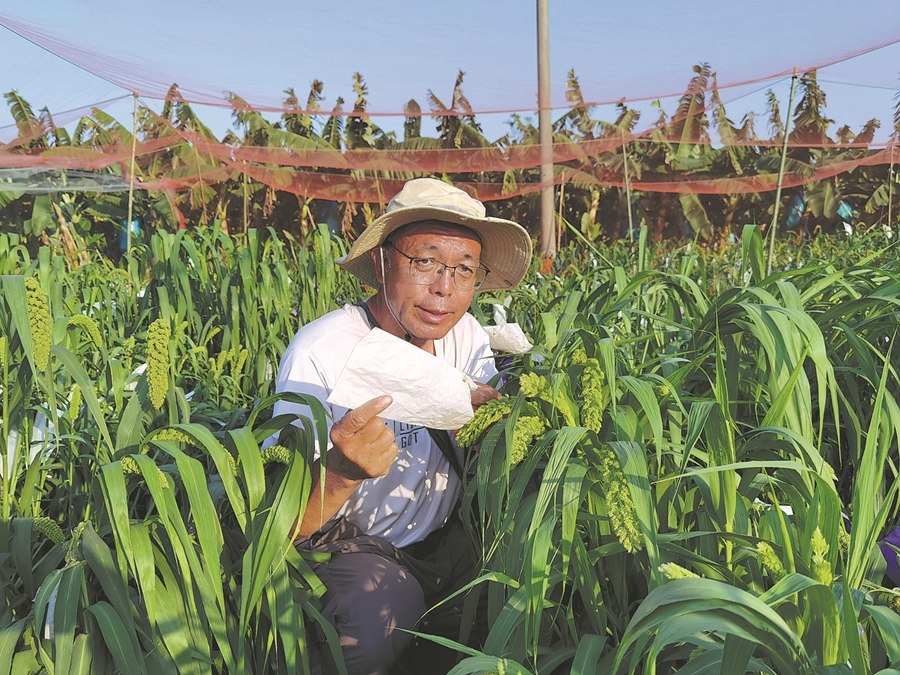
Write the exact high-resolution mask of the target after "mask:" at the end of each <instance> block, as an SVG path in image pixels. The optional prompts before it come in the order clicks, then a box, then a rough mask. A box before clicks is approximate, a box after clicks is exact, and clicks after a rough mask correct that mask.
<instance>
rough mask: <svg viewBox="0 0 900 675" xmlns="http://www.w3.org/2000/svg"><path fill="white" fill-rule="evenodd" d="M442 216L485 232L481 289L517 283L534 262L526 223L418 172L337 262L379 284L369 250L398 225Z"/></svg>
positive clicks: (503, 286) (512, 286) (363, 278)
mask: <svg viewBox="0 0 900 675" xmlns="http://www.w3.org/2000/svg"><path fill="white" fill-rule="evenodd" d="M427 220H436V221H440V222H442V223H451V224H453V225H461V226H463V227H467V228H469V229H470V230H472V231H473V232H475V233H477V234H478V236H479V237H481V264H482V265H483V266H484V267H486V268H487V269H488V270H490V272H489V274H488V275H487V277H486V278H485V280H484V283H483V284H482V285H481V288H479V289H478V290H479V291H502V290H510V289H512V288H515V287H516V286H517V285H518V284H519V282H520V281H522V278H523V277H524V276H525V273H526V272H527V271H528V266H529V265H530V264H531V237H530V236H529V235H528V232H526V231H525V228H523V227H522V226H521V225H519V224H517V223H514V222H512V221H511V220H503V219H502V218H489V217H487V216H486V215H485V208H484V204H482V203H481V202H480V201H478V200H477V199H475V198H473V197H470V196H469V195H468V194H466V193H465V192H463V191H462V190H460V189H459V188H456V187H453V186H452V185H449V184H448V183H444V182H443V181H439V180H437V179H434V178H416V179H414V180H411V181H409V182H408V183H406V185H404V186H403V189H402V190H400V192H398V193H397V195H396V196H395V197H394V198H393V199H392V200H391V201H390V202H389V203H388V206H387V210H386V211H385V212H384V214H382V215H381V216H379V217H378V218H376V219H375V220H374V221H373V222H372V224H371V225H369V226H368V227H367V228H366V229H365V231H364V232H363V233H362V234H361V235H359V238H358V239H357V240H356V241H355V242H354V243H353V246H352V247H351V249H350V252H349V253H348V254H347V255H345V256H344V257H343V258H340V259H338V260H337V264H338V265H340V266H341V267H343V268H344V269H345V270H347V271H348V272H350V273H352V274H354V275H355V276H356V277H357V278H359V279H360V280H362V281H363V282H364V283H367V284H369V285H370V286H377V285H378V280H377V279H376V277H375V264H374V263H373V261H372V256H371V255H370V254H369V252H370V251H371V250H372V249H374V248H377V247H378V246H380V245H381V244H382V243H384V240H385V239H387V238H388V236H389V235H390V234H391V233H392V232H393V231H394V230H396V229H397V228H399V227H403V226H404V225H409V224H411V223H418V222H421V221H427Z"/></svg>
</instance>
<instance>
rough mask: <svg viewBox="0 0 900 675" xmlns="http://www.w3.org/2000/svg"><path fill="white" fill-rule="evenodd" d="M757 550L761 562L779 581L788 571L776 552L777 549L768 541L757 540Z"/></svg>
mask: <svg viewBox="0 0 900 675" xmlns="http://www.w3.org/2000/svg"><path fill="white" fill-rule="evenodd" d="M756 552H757V554H758V555H759V562H760V564H761V565H762V566H763V567H764V568H765V569H766V571H767V572H768V573H769V574H771V575H772V578H773V579H775V581H778V580H779V579H781V578H782V577H784V575H785V574H786V573H787V572H786V571H785V569H784V565H783V564H782V562H781V559H780V558H779V557H778V555H777V554H776V553H775V549H773V548H772V546H771V544H769V542H767V541H758V542H756Z"/></svg>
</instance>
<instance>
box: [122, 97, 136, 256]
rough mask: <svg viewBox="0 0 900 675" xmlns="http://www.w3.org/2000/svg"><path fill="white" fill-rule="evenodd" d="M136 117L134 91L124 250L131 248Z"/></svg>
mask: <svg viewBox="0 0 900 675" xmlns="http://www.w3.org/2000/svg"><path fill="white" fill-rule="evenodd" d="M137 117H138V95H137V92H134V114H133V116H132V122H131V169H129V172H128V220H127V221H126V222H125V251H126V252H127V251H130V250H131V219H132V218H133V217H134V159H135V154H136V153H137ZM119 241H121V239H120V240H119Z"/></svg>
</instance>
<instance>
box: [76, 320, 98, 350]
mask: <svg viewBox="0 0 900 675" xmlns="http://www.w3.org/2000/svg"><path fill="white" fill-rule="evenodd" d="M69 326H78V327H80V328H83V329H84V332H85V333H87V334H88V337H89V338H90V339H91V342H93V343H94V346H95V347H97V348H99V347H100V346H101V345H102V344H103V336H102V335H101V334H100V329H99V328H98V327H97V322H96V321H94V320H93V319H92V318H91V317H89V316H85V315H84V314H75V315H74V316H70V317H69Z"/></svg>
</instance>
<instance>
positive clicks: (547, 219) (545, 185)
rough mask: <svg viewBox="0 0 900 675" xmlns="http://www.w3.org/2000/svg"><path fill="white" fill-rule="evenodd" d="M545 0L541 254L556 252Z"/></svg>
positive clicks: (541, 24)
mask: <svg viewBox="0 0 900 675" xmlns="http://www.w3.org/2000/svg"><path fill="white" fill-rule="evenodd" d="M547 1H548V0H537V24H538V31H537V34H538V35H537V42H538V43H537V48H538V124H539V132H538V138H539V141H540V147H541V173H540V178H541V186H542V187H541V254H542V255H544V256H545V257H548V258H552V257H554V256H555V255H556V237H555V236H554V231H555V229H556V228H555V227H553V130H552V124H553V120H552V119H551V110H550V27H549V19H548V16H549V12H548V9H547Z"/></svg>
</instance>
